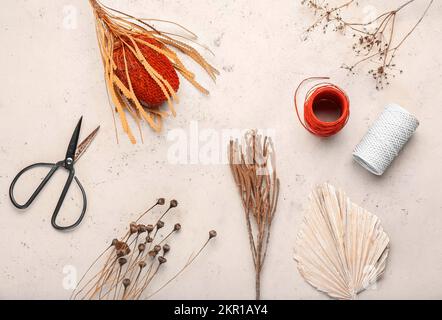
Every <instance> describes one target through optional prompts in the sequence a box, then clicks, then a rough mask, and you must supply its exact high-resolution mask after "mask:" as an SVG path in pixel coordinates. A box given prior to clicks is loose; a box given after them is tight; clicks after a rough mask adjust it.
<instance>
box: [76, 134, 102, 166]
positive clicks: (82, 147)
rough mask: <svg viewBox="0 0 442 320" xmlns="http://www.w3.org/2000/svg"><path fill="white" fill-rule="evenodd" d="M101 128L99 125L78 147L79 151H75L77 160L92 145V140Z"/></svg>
mask: <svg viewBox="0 0 442 320" xmlns="http://www.w3.org/2000/svg"><path fill="white" fill-rule="evenodd" d="M99 130H100V126H98V127H97V128H96V129H95V130H94V131H92V133H91V134H90V135H88V136H87V138H86V139H84V140H83V141H82V142H81V143H80V144H79V145H78V147H77V152H76V153H75V162H77V161H78V159H80V157H81V156H82V155H83V154H84V152H85V151H86V149H87V148H88V147H89V146H90V145H91V143H92V141H94V139H95V137H96V136H97V134H98V131H99Z"/></svg>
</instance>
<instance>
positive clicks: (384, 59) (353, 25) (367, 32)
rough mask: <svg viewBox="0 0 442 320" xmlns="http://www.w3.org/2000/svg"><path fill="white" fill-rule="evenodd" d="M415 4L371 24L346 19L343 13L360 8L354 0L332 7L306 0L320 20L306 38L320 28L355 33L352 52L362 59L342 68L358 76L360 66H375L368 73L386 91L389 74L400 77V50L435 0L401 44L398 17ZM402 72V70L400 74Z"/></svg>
mask: <svg viewBox="0 0 442 320" xmlns="http://www.w3.org/2000/svg"><path fill="white" fill-rule="evenodd" d="M414 2H415V0H408V1H406V2H404V3H403V4H402V5H400V6H399V7H397V8H396V9H394V10H388V11H386V12H383V13H382V14H380V15H378V16H377V17H375V18H374V19H372V20H370V21H368V22H352V21H348V20H346V19H345V18H344V17H343V16H342V10H343V9H348V8H349V7H350V6H351V5H358V1H355V0H350V1H347V2H345V3H343V4H342V5H337V6H331V5H330V4H329V3H328V2H327V1H318V0H303V1H301V3H302V4H303V5H306V6H308V7H309V8H311V9H313V10H314V12H315V15H316V16H317V19H316V21H315V22H314V23H313V24H312V25H311V26H310V27H308V28H307V30H306V32H305V34H304V38H307V37H308V35H309V33H311V32H312V31H314V30H315V29H317V28H318V27H320V26H322V31H323V33H326V32H327V30H328V29H329V28H330V27H332V29H333V31H336V32H342V33H345V32H346V31H350V32H352V36H353V38H354V39H355V43H354V44H353V46H352V49H353V51H354V53H355V55H356V56H357V57H359V59H358V60H357V61H356V62H354V63H352V64H349V65H348V64H344V65H343V66H342V67H343V68H344V69H346V70H348V71H349V72H350V73H352V74H355V70H356V67H358V66H359V65H360V64H362V63H364V62H371V63H374V64H375V65H377V67H375V68H371V69H370V70H369V71H368V73H369V74H370V75H371V76H372V77H373V79H374V80H375V81H376V89H378V90H380V89H383V88H384V85H388V84H390V74H389V72H393V73H392V77H395V76H396V75H395V72H396V71H398V69H397V68H396V64H395V63H394V61H393V60H394V58H395V57H396V55H397V51H398V50H399V48H400V47H401V46H402V45H403V43H404V42H405V41H406V40H407V39H408V38H409V37H410V35H411V34H412V33H413V32H414V31H415V30H416V28H417V27H418V25H419V24H420V23H421V22H422V20H423V19H424V17H425V16H426V14H427V12H428V10H429V9H430V7H431V5H432V4H433V2H434V0H429V1H428V4H427V6H426V8H425V10H424V12H423V13H422V14H421V15H420V17H419V19H418V20H417V22H416V23H415V24H414V25H413V26H412V27H411V28H410V29H409V31H408V32H406V33H405V34H404V35H403V36H402V38H400V40H399V41H395V39H396V34H397V32H398V30H397V27H396V26H397V24H396V21H397V17H398V14H399V13H400V12H401V11H402V10H403V9H404V8H406V7H408V6H410V5H411V4H412V3H414ZM402 72H403V71H402V70H399V73H402Z"/></svg>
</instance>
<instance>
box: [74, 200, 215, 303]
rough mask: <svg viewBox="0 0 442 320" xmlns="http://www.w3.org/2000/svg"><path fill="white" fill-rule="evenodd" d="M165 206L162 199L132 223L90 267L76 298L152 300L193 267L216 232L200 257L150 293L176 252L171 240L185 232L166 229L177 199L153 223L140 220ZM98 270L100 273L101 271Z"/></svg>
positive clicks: (192, 260) (195, 255)
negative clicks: (170, 256)
mask: <svg viewBox="0 0 442 320" xmlns="http://www.w3.org/2000/svg"><path fill="white" fill-rule="evenodd" d="M164 204H165V199H163V198H161V199H159V200H158V201H157V202H156V204H155V205H153V206H152V207H151V208H149V209H148V210H146V211H145V212H144V213H142V214H141V215H140V216H139V218H138V219H137V220H136V221H135V222H132V223H130V225H129V230H128V231H127V233H126V235H125V236H123V237H122V238H120V240H119V239H114V240H113V241H112V244H111V245H110V246H109V247H107V248H106V250H104V251H103V252H102V253H101V254H100V255H99V256H98V258H97V259H96V260H95V261H94V262H93V263H92V265H91V266H90V267H89V268H88V270H87V271H86V273H85V274H84V276H83V277H82V278H81V279H80V281H79V283H78V286H77V289H76V290H75V291H74V292H73V293H72V296H71V298H72V299H81V300H138V299H141V298H147V299H148V298H150V297H152V296H153V295H155V294H156V293H158V292H159V291H160V290H162V289H163V288H164V287H166V286H167V285H168V284H169V283H171V282H172V281H173V280H175V279H176V278H177V277H178V276H179V275H180V274H181V273H182V272H183V271H184V270H185V269H186V268H187V267H189V266H190V265H191V264H192V263H193V262H194V261H195V259H196V258H198V256H199V255H200V254H201V252H202V251H203V250H204V249H205V248H206V247H207V245H208V244H209V242H210V240H211V239H213V238H215V237H216V236H217V233H216V231H215V230H212V231H210V232H209V237H208V239H207V240H206V241H205V242H204V244H203V245H202V246H201V248H200V249H199V250H198V251H197V253H196V254H193V255H191V256H190V258H189V260H188V261H187V263H186V264H185V265H184V267H183V268H181V269H180V270H179V272H178V273H176V274H175V275H174V276H173V277H172V278H170V279H169V280H168V281H167V282H166V283H164V284H163V285H162V286H160V287H159V289H157V290H155V291H153V292H152V291H150V292H148V289H150V288H151V285H152V283H153V282H154V279H155V278H156V276H157V275H158V274H159V272H160V271H161V268H162V266H163V265H164V264H166V263H167V258H166V256H167V255H169V254H170V253H169V252H171V251H172V249H171V246H170V245H169V244H168V243H167V242H168V240H169V239H170V237H171V236H172V235H173V234H174V233H176V232H178V231H180V230H181V224H179V223H176V224H175V225H174V226H173V228H172V229H171V230H169V231H168V232H167V234H166V235H164V234H162V230H163V229H164V228H165V226H166V224H165V222H164V218H165V217H166V215H167V214H168V213H169V212H170V211H171V210H172V209H173V208H175V207H177V206H178V202H177V201H176V200H172V201H170V205H169V207H168V209H167V210H165V211H164V212H163V213H162V214H161V216H160V217H159V218H158V219H155V223H153V224H142V223H140V221H141V220H142V219H143V218H144V217H145V216H147V215H148V214H149V213H151V212H152V210H153V209H154V208H155V207H157V206H162V205H164ZM97 268H98V271H97Z"/></svg>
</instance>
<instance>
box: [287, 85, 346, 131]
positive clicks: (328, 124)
mask: <svg viewBox="0 0 442 320" xmlns="http://www.w3.org/2000/svg"><path fill="white" fill-rule="evenodd" d="M325 79H330V78H328V77H311V78H307V79H304V80H303V81H302V82H301V83H300V84H299V86H298V88H297V89H296V92H295V109H296V114H297V116H298V119H299V122H300V123H301V124H302V126H303V127H304V128H305V129H306V130H307V131H309V132H310V133H312V134H314V135H315V136H319V137H330V136H332V135H335V134H336V133H338V132H339V131H341V130H342V129H343V128H344V127H345V125H346V124H347V121H348V118H349V117H350V102H349V99H348V97H347V95H346V94H345V92H344V91H343V90H342V89H340V88H339V87H337V86H335V85H334V84H331V83H327V82H323V83H319V84H317V85H315V86H314V87H313V88H311V89H310V90H309V91H308V92H307V94H306V96H305V101H304V121H302V120H301V116H300V114H299V110H298V104H297V97H298V91H299V89H300V88H301V86H302V85H303V84H304V83H305V82H307V81H309V80H325ZM319 105H325V106H326V107H327V108H328V109H335V111H339V114H340V115H339V118H338V119H337V120H335V121H322V120H320V119H319V118H318V117H317V116H316V114H315V108H317V107H318V106H319Z"/></svg>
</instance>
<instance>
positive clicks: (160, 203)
mask: <svg viewBox="0 0 442 320" xmlns="http://www.w3.org/2000/svg"><path fill="white" fill-rule="evenodd" d="M165 203H166V199H164V198H159V199H158V201H157V204H158V205H160V206H162V205H164V204H165Z"/></svg>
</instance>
